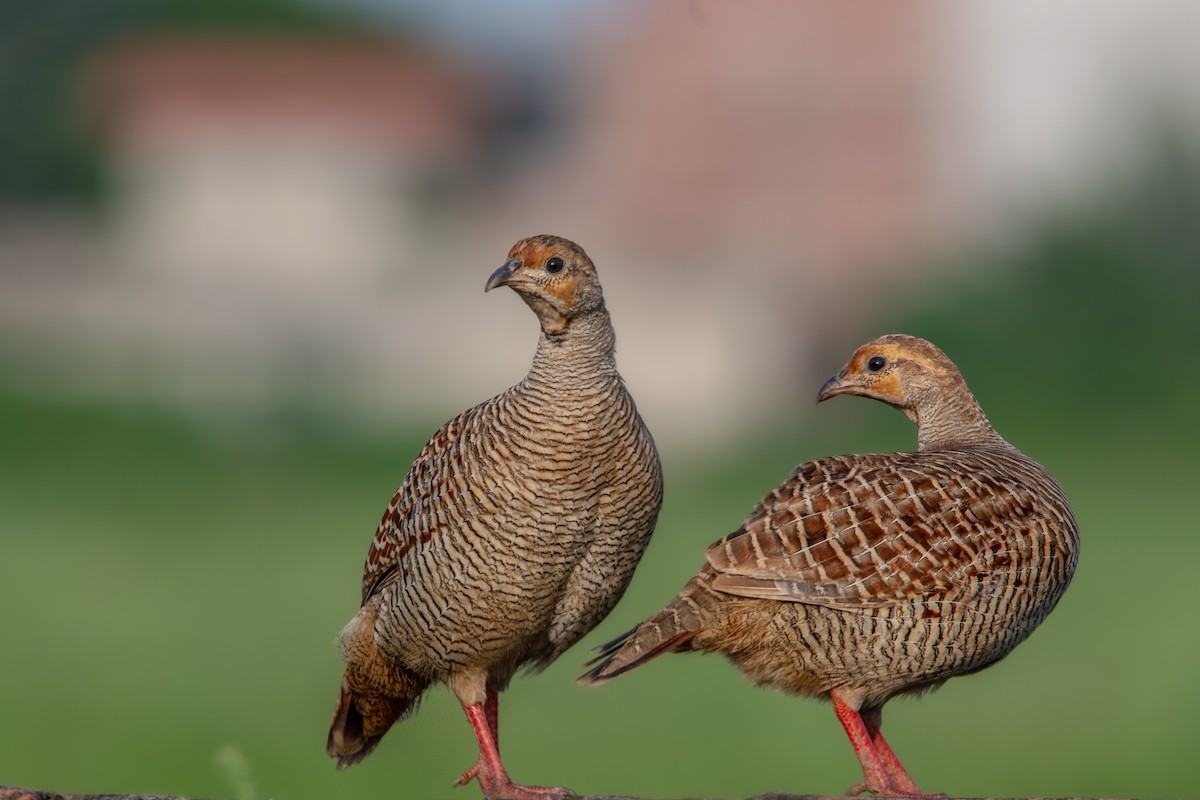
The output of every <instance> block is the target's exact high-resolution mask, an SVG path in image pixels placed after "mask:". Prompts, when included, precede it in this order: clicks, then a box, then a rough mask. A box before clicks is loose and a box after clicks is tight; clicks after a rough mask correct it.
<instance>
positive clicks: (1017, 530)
mask: <svg viewBox="0 0 1200 800" xmlns="http://www.w3.org/2000/svg"><path fill="white" fill-rule="evenodd" d="M840 394H856V395H862V396H864V397H873V398H875V399H876V400H882V401H883V402H885V403H887V404H889V405H892V406H895V407H896V408H898V409H900V410H901V411H903V412H904V413H905V414H907V415H908V417H909V418H910V419H912V420H913V421H914V422H915V423H916V424H917V429H918V434H917V438H918V442H919V450H918V451H917V452H915V453H888V454H877V455H843V456H833V457H830V458H822V459H818V460H816V461H811V462H809V463H806V464H801V465H800V466H799V467H797V468H796V471H795V472H794V473H793V474H792V476H791V477H790V478H789V479H788V480H787V481H785V482H784V483H783V484H782V485H781V486H779V487H778V488H777V489H775V490H774V491H773V492H771V493H770V494H769V495H767V497H766V498H764V499H763V501H762V502H761V503H759V504H758V506H757V507H756V508H755V509H754V510H753V511H752V512H751V514H750V516H749V517H747V518H746V521H745V522H744V523H743V524H742V526H741V528H739V529H738V530H737V531H735V532H733V533H731V534H730V535H728V536H726V537H725V538H723V539H721V540H720V541H718V542H716V543H715V544H713V545H712V546H711V547H710V548H709V549H708V551H707V563H706V564H705V565H704V567H703V568H702V569H701V570H700V572H699V573H698V574H697V575H696V576H695V577H694V578H692V580H691V581H690V582H689V583H688V584H687V585H686V586H685V587H684V588H683V590H682V591H681V592H680V593H679V595H678V596H676V598H675V599H674V600H672V601H671V602H670V603H669V604H668V605H667V607H666V608H665V609H663V610H662V611H661V612H659V613H658V614H656V615H655V616H653V617H651V618H650V619H648V620H646V621H645V622H643V623H641V624H640V625H639V626H638V627H637V628H635V629H634V630H632V631H630V632H629V633H627V634H626V635H625V636H623V637H621V638H619V639H617V640H616V641H614V642H611V643H609V644H607V645H605V646H604V647H603V648H602V652H601V655H600V657H599V658H598V659H597V666H595V668H594V669H592V670H591V671H590V672H588V673H587V674H586V675H584V676H583V677H582V678H581V679H580V680H581V682H583V683H601V682H603V681H606V680H608V679H609V678H612V677H615V676H617V675H620V674H622V673H624V672H626V671H628V670H630V669H633V668H634V667H637V666H639V665H641V664H643V663H645V662H646V661H648V660H650V659H652V658H654V657H655V656H657V655H660V654H662V653H664V652H667V651H687V650H698V651H707V652H716V653H724V654H725V655H726V656H728V657H729V658H730V659H731V660H732V661H733V662H734V664H736V665H737V667H738V668H739V669H740V670H741V671H742V673H743V674H744V675H745V676H746V677H747V678H748V679H749V680H751V681H753V682H754V683H757V684H760V685H766V686H772V687H774V688H777V689H780V690H782V691H785V692H789V693H793V694H802V695H806V696H809V697H816V698H821V699H829V700H832V702H833V707H834V711H835V713H836V714H837V717H838V719H839V720H840V721H841V723H842V725H843V726H844V727H845V729H846V733H847V734H848V735H849V737H850V743H851V744H852V745H853V746H854V751H855V753H856V754H857V756H858V759H859V761H860V762H861V764H862V770H863V776H864V778H865V781H864V782H863V783H861V784H858V785H856V786H855V787H853V788H852V789H851V793H857V792H860V791H863V790H869V791H872V792H874V793H876V794H881V795H914V796H915V795H920V790H919V789H918V788H917V784H916V783H915V782H914V781H913V779H912V778H911V777H910V776H909V774H908V773H907V772H906V771H905V769H904V768H903V767H902V766H901V765H900V761H899V760H898V759H897V758H896V756H895V754H894V753H893V752H892V750H891V748H890V747H889V746H888V744H887V741H886V740H885V739H884V738H883V734H882V733H881V732H880V724H881V722H882V711H883V705H884V703H886V702H887V701H888V700H889V699H891V698H892V697H895V696H896V695H900V694H919V693H921V692H925V691H928V690H931V689H935V688H937V687H938V686H940V685H941V684H942V683H944V682H945V681H946V680H947V679H948V678H952V677H954V676H956V675H965V674H967V673H970V672H975V671H977V670H981V669H983V668H984V667H987V666H989V665H991V664H994V663H996V662H997V661H999V660H1000V659H1001V658H1003V657H1004V656H1006V655H1007V654H1008V653H1009V652H1011V651H1012V649H1013V648H1014V647H1016V646H1017V645H1018V644H1020V642H1021V641H1022V640H1024V639H1025V637H1027V636H1028V635H1029V634H1030V633H1031V632H1032V631H1033V629H1034V628H1036V627H1037V626H1038V624H1039V623H1040V622H1041V621H1042V620H1043V619H1045V618H1046V615H1047V614H1049V613H1050V611H1051V610H1052V609H1053V608H1054V606H1055V604H1056V603H1057V602H1058V600H1059V598H1060V597H1062V595H1063V592H1065V591H1066V589H1067V585H1068V584H1069V583H1070V581H1071V575H1072V573H1073V572H1074V570H1075V564H1076V561H1077V558H1078V549H1079V533H1078V529H1077V527H1076V524H1075V519H1074V516H1073V515H1072V513H1071V508H1070V506H1069V505H1068V504H1067V499H1066V497H1064V496H1063V492H1062V489H1061V488H1059V485H1058V483H1057V482H1055V480H1054V478H1053V477H1051V476H1050V474H1049V473H1048V472H1046V470H1044V469H1043V468H1042V467H1041V466H1039V465H1038V464H1037V463H1035V462H1034V461H1033V460H1031V459H1029V458H1028V457H1026V456H1025V455H1023V454H1022V453H1021V452H1020V451H1019V450H1017V449H1016V448H1015V447H1013V446H1012V445H1010V444H1009V443H1008V442H1006V441H1005V440H1004V439H1002V438H1001V437H1000V435H999V434H998V433H996V431H995V429H993V427H992V425H991V424H990V423H989V422H988V419H987V417H986V416H984V413H983V410H982V409H981V408H980V407H979V403H978V402H977V401H976V400H975V397H974V395H972V394H971V392H970V390H969V389H968V388H967V385H966V383H964V382H963V379H962V376H961V375H960V374H959V371H958V369H957V368H956V367H955V366H954V364H953V363H952V362H951V361H950V359H948V358H947V357H946V356H945V354H943V353H942V351H941V350H939V349H938V348H936V347H934V346H933V345H932V344H930V343H929V342H926V341H924V340H923V339H918V338H915V337H912V336H902V335H892V336H884V337H881V338H879V339H875V340H874V341H872V342H869V343H867V344H865V345H863V346H862V347H860V348H859V349H858V350H857V351H856V352H855V353H854V356H853V358H851V359H850V361H849V363H847V364H846V366H845V367H844V368H843V369H842V370H841V371H840V372H838V373H837V375H835V376H834V377H832V378H830V379H829V381H828V382H826V384H825V385H824V386H822V387H821V391H820V393H819V395H818V398H817V399H818V400H825V399H827V398H830V397H834V396H836V395H840Z"/></svg>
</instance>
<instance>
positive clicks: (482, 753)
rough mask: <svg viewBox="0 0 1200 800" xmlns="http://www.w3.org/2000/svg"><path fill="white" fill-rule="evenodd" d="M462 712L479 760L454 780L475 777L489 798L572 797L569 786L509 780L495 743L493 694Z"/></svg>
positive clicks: (496, 712) (495, 703)
mask: <svg viewBox="0 0 1200 800" xmlns="http://www.w3.org/2000/svg"><path fill="white" fill-rule="evenodd" d="M463 711H465V712H466V713H467V719H468V720H470V721H471V727H472V728H473V729H474V731H475V738H476V739H477V740H478V741H479V760H478V761H476V762H475V766H473V767H471V768H470V769H469V770H467V771H466V772H464V773H463V774H462V776H461V777H460V778H459V779H458V780H457V781H455V782H454V785H455V786H461V785H463V784H465V783H467V782H469V781H471V780H472V779H478V781H479V785H480V787H481V788H482V789H483V794H484V796H485V797H487V798H488V800H568V798H573V797H575V793H574V792H572V791H571V790H570V789H564V788H562V787H549V786H521V785H520V784H516V783H513V782H512V779H511V778H509V777H508V771H507V770H506V769H504V764H503V763H502V762H501V761H500V749H499V747H498V745H497V741H498V739H499V730H500V714H499V702H498V699H497V697H496V693H495V692H493V691H491V690H489V691H488V694H487V700H486V701H485V702H483V703H476V704H475V705H469V706H468V705H464V706H463Z"/></svg>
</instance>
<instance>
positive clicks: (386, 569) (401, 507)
mask: <svg viewBox="0 0 1200 800" xmlns="http://www.w3.org/2000/svg"><path fill="white" fill-rule="evenodd" d="M477 409H478V406H477V407H476V408H473V409H470V410H468V411H465V412H463V413H462V414H460V415H459V416H457V417H455V418H454V419H452V420H450V421H449V422H447V423H446V424H445V425H443V426H442V427H441V428H439V429H438V431H437V432H436V433H435V434H433V436H432V437H431V438H430V440H429V441H428V442H427V443H426V444H425V447H424V448H422V449H421V453H420V455H418V456H417V458H416V460H415V461H413V464H412V467H410V468H409V470H408V474H407V475H406V476H405V477H404V481H403V483H401V484H400V488H399V489H397V490H396V493H395V494H394V495H393V496H392V501H391V502H390V503H388V507H387V510H386V511H384V512H383V518H382V519H381V520H380V521H379V527H378V528H377V529H376V531H375V539H374V540H373V541H372V542H371V550H370V552H368V553H367V561H366V564H364V565H363V583H362V592H363V594H362V600H363V603H366V601H367V598H369V597H371V596H372V595H373V594H376V593H378V592H380V591H382V590H383V588H384V587H386V586H388V585H390V584H391V583H393V582H395V581H402V580H405V579H407V577H408V575H407V570H406V569H405V567H404V564H405V563H406V561H407V560H408V557H409V556H410V554H414V551H417V550H419V549H420V548H422V547H424V546H425V545H427V544H429V543H430V541H432V540H433V538H434V536H436V535H437V533H438V531H439V530H441V529H443V528H445V527H447V526H446V520H445V515H444V514H439V513H438V510H439V506H440V505H441V502H442V501H444V500H445V499H446V493H447V491H452V489H451V488H450V487H451V482H450V481H449V480H448V470H449V469H450V468H451V466H452V465H451V464H450V462H452V461H453V460H454V456H455V453H454V452H453V451H454V449H455V447H454V446H455V443H456V441H457V440H458V438H459V436H460V434H461V433H462V431H463V429H464V428H465V427H466V425H467V418H468V416H469V415H470V414H472V413H473V412H475V411H476V410H477ZM460 457H461V456H460Z"/></svg>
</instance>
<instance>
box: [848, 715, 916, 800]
mask: <svg viewBox="0 0 1200 800" xmlns="http://www.w3.org/2000/svg"><path fill="white" fill-rule="evenodd" d="M860 716H861V717H862V721H863V725H865V726H866V729H867V733H868V734H870V736H871V744H873V745H875V752H876V753H878V754H879V760H880V762H881V763H882V764H883V769H884V771H886V772H887V774H888V777H889V778H891V781H892V785H893V786H894V787H895V788H896V789H899V790H900V791H901V792H904V793H905V794H911V795H920V794H921V790H920V789H919V788H917V782H916V781H914V780H913V779H912V776H911V775H909V774H908V770H906V769H905V768H904V765H903V764H901V763H900V759H899V758H897V757H896V753H895V752H894V751H893V750H892V747H891V745H889V744H888V743H887V739H884V738H883V732H882V731H881V730H880V727H881V726H882V724H883V709H881V708H872V709H865V710H863V711H862V713H861V715H860Z"/></svg>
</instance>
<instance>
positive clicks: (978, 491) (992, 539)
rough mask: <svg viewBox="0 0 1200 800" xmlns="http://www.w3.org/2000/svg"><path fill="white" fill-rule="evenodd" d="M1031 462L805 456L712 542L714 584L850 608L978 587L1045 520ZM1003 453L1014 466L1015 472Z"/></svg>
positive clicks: (945, 456) (981, 457)
mask: <svg viewBox="0 0 1200 800" xmlns="http://www.w3.org/2000/svg"><path fill="white" fill-rule="evenodd" d="M1022 462H1023V464H1022ZM1032 464H1033V462H1030V461H1028V459H1024V457H1023V456H1021V455H1020V454H1019V453H1016V452H1015V451H1014V452H1013V453H1012V454H1007V453H1002V454H998V453H994V452H988V453H983V452H982V451H980V452H979V453H978V454H976V453H974V452H973V451H939V452H935V453H893V454H881V455H851V456H834V457H831V458H824V459H820V460H817V461H812V462H808V463H806V464H802V465H800V466H799V467H798V468H797V469H796V471H795V473H794V474H793V475H792V477H791V478H789V479H788V480H787V481H785V482H784V483H783V484H782V485H780V486H779V487H778V488H777V489H776V490H775V491H774V492H772V493H771V494H770V495H768V496H767V497H766V498H765V499H764V500H763V501H762V502H761V503H759V505H758V506H757V507H756V508H755V510H754V511H753V512H752V513H751V515H750V516H749V517H748V518H747V520H746V522H745V523H743V525H742V527H741V528H740V529H738V530H737V531H735V532H734V533H732V534H730V535H729V536H726V537H725V538H723V539H721V540H719V541H717V542H716V543H714V544H713V545H712V546H711V547H710V548H709V549H708V552H707V557H708V562H709V563H710V564H711V565H712V566H713V568H714V569H716V570H717V572H718V573H719V574H718V576H717V578H716V579H715V581H714V583H713V588H714V589H717V590H719V591H722V592H725V593H727V594H732V595H737V596H741V597H754V598H764V599H771V600H782V601H788V602H798V603H810V604H816V605H825V606H830V607H835V608H849V609H855V608H869V607H879V606H887V605H892V604H897V603H904V602H910V601H913V600H920V599H935V598H938V597H943V596H945V595H947V594H949V593H952V592H955V591H956V590H961V589H970V588H971V586H972V584H973V583H974V584H977V583H979V582H980V581H982V580H984V578H985V576H986V575H987V574H989V573H991V572H992V571H995V570H1006V569H1011V567H1012V564H1013V562H1014V559H1015V558H1017V557H1018V556H1017V554H1016V552H1015V550H1014V547H1015V546H1014V541H1019V540H1020V539H1021V537H1020V535H1019V534H1020V532H1021V531H1022V530H1028V529H1030V528H1033V527H1036V526H1037V525H1038V523H1037V521H1036V520H1034V519H1033V518H1032V515H1034V514H1036V512H1037V509H1038V503H1037V492H1036V491H1034V489H1033V488H1030V487H1029V486H1028V485H1027V484H1028V481H1023V480H1021V479H1020V477H1019V476H1020V474H1021V473H1022V471H1023V470H1028V466H1023V465H1032ZM1005 465H1008V466H1010V467H1013V466H1015V467H1017V469H1016V473H1017V475H1018V477H1017V478H1014V477H1013V476H1012V475H1011V474H1010V473H1011V472H1012V471H1013V470H1011V469H1006V468H1005ZM1022 467H1023V469H1022ZM1033 467H1035V468H1036V465H1033ZM1038 469H1040V468H1038Z"/></svg>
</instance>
